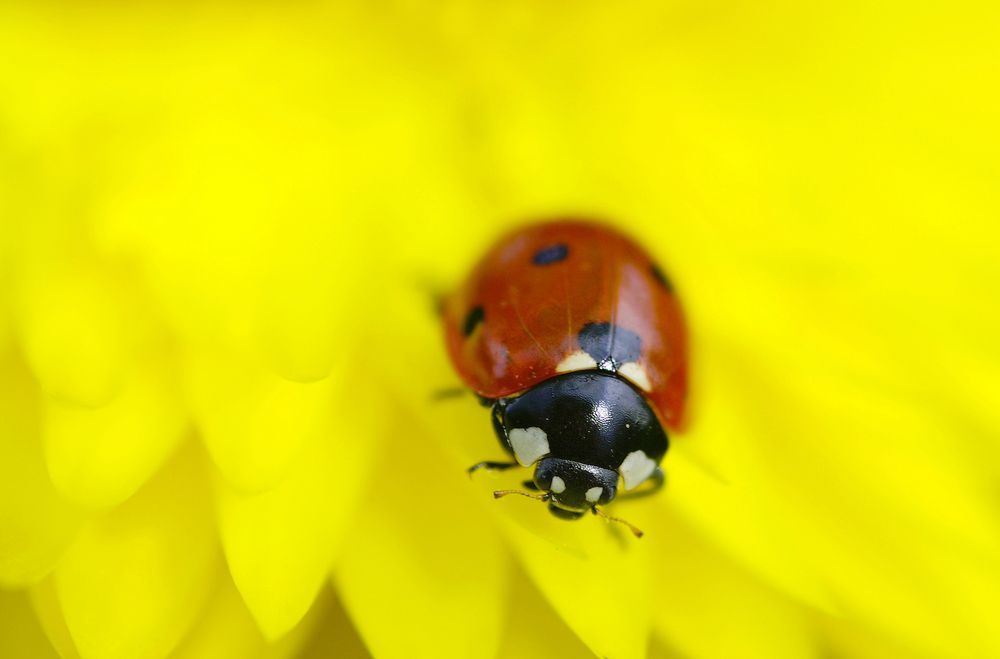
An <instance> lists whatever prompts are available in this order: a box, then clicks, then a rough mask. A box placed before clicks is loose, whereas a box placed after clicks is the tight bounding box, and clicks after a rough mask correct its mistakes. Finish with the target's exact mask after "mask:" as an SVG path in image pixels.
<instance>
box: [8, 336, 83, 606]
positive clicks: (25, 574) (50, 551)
mask: <svg viewBox="0 0 1000 659" xmlns="http://www.w3.org/2000/svg"><path fill="white" fill-rule="evenodd" d="M0 391H3V394H2V395H0V586H6V587H13V586H23V585H27V584H31V583H34V582H36V581H38V580H39V579H41V578H42V577H44V576H45V575H46V574H47V573H48V572H49V571H50V570H51V569H52V568H53V567H54V566H55V564H56V562H57V561H58V560H59V557H60V556H61V555H62V553H63V551H64V550H65V549H66V547H68V546H69V544H70V543H71V542H72V541H73V537H74V535H75V534H76V530H77V528H78V526H79V525H80V523H81V518H82V514H81V512H80V511H78V510H76V509H75V508H74V507H73V506H71V505H70V504H69V503H68V502H66V501H65V500H63V498H62V497H61V496H60V495H59V494H58V493H57V492H56V490H55V488H54V487H53V486H52V482H51V481H50V480H49V475H48V472H47V471H46V469H45V460H44V456H43V449H42V440H41V435H40V428H39V423H38V417H39V412H40V407H41V401H40V400H39V392H38V391H37V390H36V388H35V385H34V383H33V381H32V379H31V376H30V374H29V373H28V372H27V369H26V368H25V365H24V364H23V363H22V362H21V361H20V359H19V358H18V357H17V356H16V355H14V354H11V353H3V354H0Z"/></svg>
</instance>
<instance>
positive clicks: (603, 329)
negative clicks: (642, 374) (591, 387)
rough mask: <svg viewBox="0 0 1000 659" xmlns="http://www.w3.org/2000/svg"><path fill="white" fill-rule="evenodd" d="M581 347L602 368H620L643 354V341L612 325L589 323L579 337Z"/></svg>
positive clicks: (618, 326)
mask: <svg viewBox="0 0 1000 659" xmlns="http://www.w3.org/2000/svg"><path fill="white" fill-rule="evenodd" d="M577 339H578V340H579V341H580V347H581V348H582V349H583V350H584V352H586V353H587V354H588V355H590V356H591V357H593V358H594V361H595V362H597V364H598V365H599V366H600V367H601V368H607V367H610V368H611V370H618V367H619V366H621V365H622V364H624V363H626V362H634V361H635V360H637V359H639V355H640V354H642V339H640V338H639V335H638V334H636V333H635V332H632V331H630V330H627V329H625V328H624V327H622V326H620V325H613V324H612V323H587V324H586V325H584V326H583V329H581V330H580V333H579V334H578V335H577Z"/></svg>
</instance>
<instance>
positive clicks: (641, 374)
mask: <svg viewBox="0 0 1000 659" xmlns="http://www.w3.org/2000/svg"><path fill="white" fill-rule="evenodd" d="M618 372H619V373H620V374H621V375H622V376H624V377H626V378H628V379H629V380H631V381H632V382H634V383H635V385H636V386H637V387H639V388H640V389H642V390H643V391H650V390H651V389H652V387H651V386H650V384H649V375H647V374H646V369H644V368H643V367H642V366H639V364H637V363H636V362H627V363H625V364H622V365H621V368H619V369H618Z"/></svg>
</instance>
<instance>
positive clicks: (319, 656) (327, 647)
mask: <svg viewBox="0 0 1000 659" xmlns="http://www.w3.org/2000/svg"><path fill="white" fill-rule="evenodd" d="M321 597H322V596H321ZM327 599H329V600H330V604H329V606H328V607H323V608H322V615H321V616H319V617H318V618H317V620H316V624H315V625H314V626H315V633H314V634H313V635H312V637H311V638H309V639H308V640H307V641H306V643H305V644H304V647H303V648H302V652H301V654H298V655H296V657H297V659H327V658H328V657H337V658H338V659H341V658H343V659H366V658H367V657H371V656H372V655H371V653H369V652H368V650H367V648H365V645H364V643H363V642H362V641H361V637H359V636H358V631H357V630H356V629H355V628H354V625H353V623H351V620H350V618H348V617H347V612H346V611H345V610H344V606H343V604H341V602H340V600H339V599H337V597H336V596H334V595H332V594H329V595H328V597H327ZM310 617H312V612H310ZM268 659H270V656H269V657H268Z"/></svg>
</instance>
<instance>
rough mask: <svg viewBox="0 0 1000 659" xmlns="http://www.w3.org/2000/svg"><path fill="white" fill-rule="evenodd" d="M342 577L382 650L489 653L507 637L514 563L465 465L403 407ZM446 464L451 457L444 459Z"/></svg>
mask: <svg viewBox="0 0 1000 659" xmlns="http://www.w3.org/2000/svg"><path fill="white" fill-rule="evenodd" d="M394 421H395V423H394V424H393V425H392V427H391V428H390V434H391V435H392V436H396V437H405V441H400V442H395V443H394V444H393V446H392V447H391V449H390V451H389V453H388V454H387V455H386V456H385V463H384V464H380V468H379V471H378V473H377V474H376V476H375V477H374V479H373V480H372V482H371V485H370V491H369V492H368V498H367V499H366V501H365V502H364V503H363V505H362V506H361V508H360V511H359V519H358V522H357V524H356V526H355V527H354V529H353V532H352V536H351V540H350V542H348V543H346V544H345V547H344V554H343V556H342V557H341V559H340V560H339V561H338V563H337V567H336V570H335V575H334V580H335V582H336V584H337V588H338V592H339V593H340V595H341V597H342V598H343V602H344V606H345V608H346V609H347V611H348V613H349V614H350V616H351V619H353V620H354V622H355V624H356V626H357V628H358V631H359V632H360V633H361V637H362V638H363V639H364V640H365V644H366V645H367V646H368V648H370V649H371V652H372V654H373V655H375V656H377V657H430V656H445V657H450V656H454V657H489V656H493V655H494V654H495V653H496V649H497V646H498V644H499V642H500V630H501V620H502V611H503V603H504V602H505V601H506V588H505V575H506V563H505V557H504V555H503V552H502V550H501V549H500V547H499V545H498V538H497V536H496V534H495V533H494V532H493V531H492V529H491V527H490V525H489V524H488V522H487V520H486V518H484V516H483V511H482V510H481V507H480V506H478V505H476V504H475V503H473V502H471V501H470V499H469V498H468V497H467V496H465V495H464V494H462V493H463V491H465V490H466V489H467V488H468V481H467V479H466V478H465V476H464V474H462V473H461V470H458V469H451V468H446V469H444V470H442V469H441V461H442V460H443V459H444V458H443V456H442V455H441V454H440V453H439V452H438V451H437V450H436V449H435V448H434V446H433V444H428V443H427V440H426V439H423V438H421V436H420V435H419V434H416V433H414V431H413V424H412V420H411V419H409V418H408V417H406V416H402V417H399V416H397V418H396V419H394ZM444 464H445V465H448V464H449V463H448V462H447V461H446V462H445V463H444Z"/></svg>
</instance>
